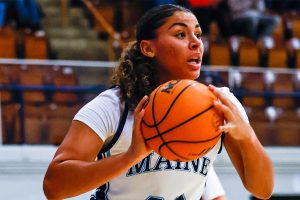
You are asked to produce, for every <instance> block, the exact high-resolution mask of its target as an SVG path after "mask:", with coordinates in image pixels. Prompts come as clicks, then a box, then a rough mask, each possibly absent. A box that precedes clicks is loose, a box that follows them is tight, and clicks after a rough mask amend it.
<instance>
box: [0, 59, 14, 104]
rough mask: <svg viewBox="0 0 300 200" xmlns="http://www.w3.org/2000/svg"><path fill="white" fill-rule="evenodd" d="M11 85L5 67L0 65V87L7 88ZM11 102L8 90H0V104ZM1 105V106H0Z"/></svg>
mask: <svg viewBox="0 0 300 200" xmlns="http://www.w3.org/2000/svg"><path fill="white" fill-rule="evenodd" d="M10 83H11V76H10V73H9V70H8V68H7V66H5V65H3V66H1V65H0V85H2V86H8V85H9V84H10ZM11 101H12V94H11V91H8V90H0V102H1V103H8V102H11ZM0 105H1V104H0Z"/></svg>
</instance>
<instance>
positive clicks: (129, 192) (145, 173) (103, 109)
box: [74, 88, 244, 200]
mask: <svg viewBox="0 0 300 200" xmlns="http://www.w3.org/2000/svg"><path fill="white" fill-rule="evenodd" d="M228 92H229V90H228ZM232 97H233V98H234V99H236V98H235V97H234V96H233V95H232ZM236 101H237V102H238V100H236ZM123 110H124V104H122V103H121V102H120V96H119V89H118V88H113V89H109V90H107V91H104V92H102V93H101V94H100V95H98V96H97V97H96V98H95V99H93V100H92V101H91V102H89V103H88V104H86V105H85V106H84V107H83V108H82V109H81V110H80V111H79V112H78V113H77V114H76V115H75V117H74V120H79V121H81V122H83V123H85V124H86V125H88V126H89V127H90V128H91V129H93V130H94V131H95V133H96V134H98V135H99V137H100V138H101V140H102V141H106V140H107V139H108V138H111V137H112V136H113V135H114V133H115V132H116V130H117V128H118V123H119V120H120V116H121V114H122V112H123ZM243 112H244V111H243ZM132 125H133V112H131V111H129V113H128V115H127V119H126V123H125V125H124V128H123V131H122V134H121V136H120V138H119V139H118V141H117V142H116V143H115V145H114V146H113V147H112V148H111V149H110V151H109V152H107V153H106V154H105V155H104V156H111V155H116V154H119V153H121V152H124V151H126V150H127V149H128V148H129V146H130V144H131V136H132ZM220 147H221V140H219V142H218V143H217V144H216V145H215V147H214V148H213V149H211V150H210V151H209V152H208V153H207V154H206V155H204V156H203V157H201V158H198V159H196V160H193V161H190V162H177V161H169V160H166V159H165V158H163V157H161V156H159V155H158V154H156V153H155V152H152V153H151V154H150V155H149V156H147V157H146V158H145V159H143V160H142V161H140V163H138V164H136V165H135V166H133V167H131V168H130V169H129V170H128V171H127V172H126V173H124V174H122V175H121V176H119V177H117V178H115V179H113V180H111V181H110V182H108V183H107V184H105V185H103V186H102V187H101V189H100V190H97V191H96V192H97V193H98V194H97V195H99V196H101V199H109V200H141V199H149V200H150V199H151V200H156V199H166V200H169V199H170V200H175V199H188V200H199V199H200V197H201V195H202V193H203V190H204V187H205V182H206V179H207V174H208V171H209V170H210V168H211V166H212V164H213V162H214V160H215V157H216V156H217V154H218V151H219V149H220ZM100 193H101V195H100Z"/></svg>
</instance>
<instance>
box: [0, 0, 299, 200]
mask: <svg viewBox="0 0 300 200" xmlns="http://www.w3.org/2000/svg"><path fill="white" fill-rule="evenodd" d="M43 1H46V0H43ZM118 2H119V4H114V3H113V2H112V1H107V0H106V1H89V0H84V1H83V3H81V4H80V9H82V10H83V11H84V13H86V15H85V17H87V19H89V20H90V21H91V26H90V28H91V30H93V31H95V32H96V33H97V34H98V37H99V38H98V39H99V40H101V41H102V40H105V42H107V44H108V45H107V47H106V52H103V54H105V56H103V57H106V54H108V56H107V59H106V60H101V61H100V60H99V61H76V58H74V60H52V59H49V58H52V56H51V55H50V54H51V45H50V44H51V42H50V41H51V37H49V35H48V34H47V32H46V34H45V35H43V36H38V35H35V34H34V33H26V32H24V30H16V29H14V28H12V27H10V26H5V27H4V28H2V29H0V116H1V118H0V133H1V137H0V148H4V150H3V152H4V153H2V154H1V150H0V155H5V154H6V153H7V152H10V154H9V155H13V154H15V153H17V154H19V153H20V151H23V150H21V149H23V148H24V147H25V149H26V152H29V153H28V155H29V154H31V153H32V152H31V150H30V147H33V148H32V149H34V151H35V152H38V151H39V149H41V151H42V152H43V155H45V156H49V159H48V160H47V159H46V160H47V162H48V161H49V160H50V156H51V157H52V156H53V153H54V150H53V148H56V147H57V146H58V145H59V144H60V143H61V141H62V140H63V138H64V136H65V134H66V133H67V131H68V128H69V126H70V123H71V121H72V118H73V116H74V114H75V113H76V112H77V111H78V110H79V109H80V108H81V107H82V106H83V105H84V104H85V103H87V102H88V101H90V100H91V99H92V98H94V97H95V96H96V95H97V94H99V93H100V92H101V91H103V90H105V89H106V88H107V87H109V77H110V75H111V74H112V71H113V68H114V67H115V65H116V63H115V61H116V60H117V59H118V56H119V55H120V53H121V50H122V48H123V47H124V46H125V45H126V44H127V42H128V41H130V40H132V38H133V36H134V31H133V30H134V24H135V23H136V21H137V19H138V18H139V16H140V15H141V14H142V11H143V10H142V5H141V3H140V1H136V0H135V1H118ZM52 3H53V2H52ZM56 4H57V6H58V7H57V9H61V10H62V11H63V10H66V9H63V8H61V7H60V6H66V5H68V4H66V2H65V1H64V3H59V2H58V1H57V2H56ZM46 5H47V4H46ZM69 6H72V5H69ZM66 14H67V13H62V15H66ZM274 14H278V15H280V16H282V19H283V20H282V22H281V24H280V25H279V26H278V27H277V28H276V29H275V31H274V33H273V34H272V35H271V36H270V37H269V38H266V39H265V40H264V41H263V43H260V44H257V43H255V42H254V41H252V40H249V39H247V38H244V37H240V36H235V35H233V36H231V37H228V38H225V37H222V35H220V34H221V31H220V30H218V27H217V25H216V23H212V24H211V33H210V34H211V35H209V36H208V37H206V38H207V39H205V41H203V42H204V45H205V52H204V59H203V63H204V65H203V67H202V72H201V76H200V78H199V79H198V81H200V82H203V83H205V84H211V83H212V84H214V85H216V86H220V87H222V86H227V87H229V88H230V90H231V91H232V92H233V93H234V94H235V96H236V97H237V98H238V99H239V100H240V102H241V103H242V104H243V106H244V108H245V110H246V112H247V114H248V117H249V121H250V124H251V125H252V126H253V128H254V130H255V132H256V134H257V137H258V138H259V140H260V141H261V143H262V144H263V145H264V146H265V147H266V149H267V151H268V153H269V154H270V156H271V158H272V160H273V161H274V165H275V175H276V181H277V182H276V185H275V191H274V193H275V196H276V195H277V194H278V195H279V196H280V195H282V194H289V195H298V194H300V190H299V186H298V185H300V181H299V175H298V173H299V166H300V165H299V159H298V157H299V155H298V152H299V146H300V125H299V124H300V15H299V14H296V15H295V14H293V15H289V14H287V13H276V12H274ZM46 17H47V16H46ZM62 17H63V19H64V20H63V24H62V26H65V24H67V22H66V17H64V16H62ZM70 51H71V49H70ZM99 53H101V52H99ZM83 54H84V53H83ZM18 147H20V148H18ZM5 148H6V149H5ZM48 148H49V149H50V150H49V149H48ZM45 149H46V150H45ZM45 152H46V153H45ZM223 153H224V152H223ZM0 157H1V156H0ZM21 157H22V156H21ZM28 157H29V164H28V166H31V165H32V163H34V162H32V160H34V159H35V158H32V157H30V156H27V154H26V155H25V153H24V155H23V157H22V158H21V159H20V160H21V161H16V160H14V159H11V160H9V159H8V161H7V160H5V159H3V158H2V160H1V159H0V176H1V175H3V174H5V173H6V172H7V171H6V170H7V168H11V166H15V163H18V162H20V163H21V162H23V161H24V162H25V164H24V166H23V165H22V167H23V168H26V169H27V167H28V166H26V162H27V161H28V160H26V159H28ZM34 161H35V160H34ZM6 162H7V163H8V164H7V166H9V167H7V168H5V167H6V164H2V165H1V163H6ZM36 162H41V163H42V164H43V166H42V167H41V166H40V165H39V164H36V163H34V165H32V166H33V167H32V168H30V167H29V168H30V169H29V171H30V170H31V171H34V170H36V169H38V170H37V171H38V172H35V171H34V172H33V174H34V173H40V174H42V173H43V172H44V169H45V167H46V164H45V163H46V162H45V158H44V160H43V159H42V158H40V157H39V158H38V161H36ZM36 165H37V166H38V167H36ZM1 166H2V168H1ZM3 166H4V167H3ZM1 170H2V171H1ZM12 171H13V170H12V169H11V171H9V172H10V173H12V174H13V172H12ZM17 171H18V170H17ZM19 171H21V170H19ZM19 171H18V173H20V172H19ZM25 171H26V170H25ZM41 171H42V173H41ZM216 171H217V172H220V174H221V175H220V178H221V180H222V181H224V183H225V182H226V183H227V184H228V185H226V186H225V190H226V191H227V193H228V196H229V197H231V198H233V199H241V200H246V199H250V197H249V195H248V193H247V192H246V191H244V190H243V188H242V189H239V192H234V191H233V188H232V187H235V184H236V183H239V185H241V184H240V182H239V179H238V178H237V177H236V173H235V172H234V170H233V168H232V166H231V164H230V161H229V158H227V157H226V155H225V156H224V158H221V159H220V160H217V161H216ZM233 174H235V175H233ZM279 181H284V183H281V182H280V183H279ZM237 185H238V184H237ZM291 188H292V189H291ZM39 192H40V193H42V191H39ZM230 193H232V194H230ZM237 194H238V195H241V196H238V195H237ZM237 196H238V197H237ZM0 198H1V194H0ZM284 198H286V197H284ZM284 198H283V199H284ZM274 199H275V198H274ZM279 199H280V198H279Z"/></svg>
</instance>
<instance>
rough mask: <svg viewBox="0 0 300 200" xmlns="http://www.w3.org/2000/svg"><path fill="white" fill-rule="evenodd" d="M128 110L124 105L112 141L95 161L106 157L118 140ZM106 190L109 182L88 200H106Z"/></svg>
mask: <svg viewBox="0 0 300 200" xmlns="http://www.w3.org/2000/svg"><path fill="white" fill-rule="evenodd" d="M128 110H129V107H128V104H127V103H125V108H124V112H123V113H122V116H121V118H120V121H119V124H118V128H117V131H116V133H115V134H114V136H113V138H112V140H111V141H110V142H109V143H108V145H106V146H105V147H104V148H102V149H101V150H100V151H99V153H98V155H97V160H101V159H103V158H105V157H107V155H108V154H109V150H110V149H111V148H112V147H113V146H114V144H115V143H116V142H117V141H118V139H119V138H120V135H121V133H122V131H123V128H124V125H125V122H126V119H127V115H128ZM108 190H109V182H107V183H105V184H103V185H101V186H99V187H98V188H97V189H96V192H95V194H92V195H91V197H90V200H108V197H107V192H108Z"/></svg>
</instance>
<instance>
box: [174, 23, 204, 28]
mask: <svg viewBox="0 0 300 200" xmlns="http://www.w3.org/2000/svg"><path fill="white" fill-rule="evenodd" d="M174 26H183V27H188V26H187V25H186V24H185V23H182V22H175V23H174V24H172V25H171V26H170V27H169V29H171V28H172V27H174ZM195 28H200V24H196V26H195Z"/></svg>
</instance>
